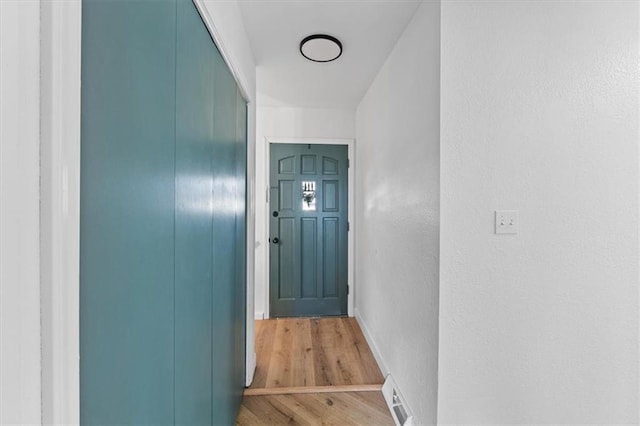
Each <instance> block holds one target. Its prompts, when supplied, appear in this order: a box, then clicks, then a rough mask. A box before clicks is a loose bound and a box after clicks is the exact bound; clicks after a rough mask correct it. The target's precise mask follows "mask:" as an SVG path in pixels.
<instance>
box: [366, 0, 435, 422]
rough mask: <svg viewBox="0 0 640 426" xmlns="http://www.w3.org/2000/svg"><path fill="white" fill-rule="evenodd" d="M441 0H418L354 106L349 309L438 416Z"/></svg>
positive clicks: (414, 397) (415, 403)
mask: <svg viewBox="0 0 640 426" xmlns="http://www.w3.org/2000/svg"><path fill="white" fill-rule="evenodd" d="M439 89H440V4H439V2H435V1H429V2H424V3H423V4H422V5H421V6H420V8H419V9H418V10H417V12H416V14H415V16H414V17H413V20H412V21H411V23H410V24H409V26H408V27H407V29H406V30H405V32H404V34H403V35H402V37H401V38H400V40H399V41H398V43H397V45H396V46H395V48H394V50H393V52H392V53H391V55H390V56H389V58H388V59H387V61H386V63H385V64H384V66H383V67H382V69H381V70H380V73H379V74H378V76H377V77H376V79H375V80H374V82H373V84H372V85H371V87H370V88H369V90H368V92H367V94H366V95H365V97H364V99H363V100H362V102H361V103H360V105H359V107H358V111H357V144H358V146H357V150H356V152H357V155H356V161H357V169H356V175H357V178H356V185H357V190H358V191H357V193H356V198H357V201H356V224H357V234H356V240H357V241H356V248H357V252H356V280H357V290H356V295H355V298H356V315H357V316H358V317H359V318H358V319H359V320H360V321H361V324H362V325H363V328H365V329H366V330H367V332H368V334H369V338H370V339H371V341H372V343H373V346H374V348H375V349H377V351H378V357H379V359H380V361H382V362H381V364H382V366H381V367H382V369H383V373H385V374H386V373H391V374H392V375H393V377H394V378H395V380H396V382H397V384H398V387H399V388H400V390H401V392H402V393H403V394H404V396H405V397H406V398H407V402H408V405H409V408H410V409H411V410H412V412H413V414H414V416H415V418H416V420H417V421H416V424H421V425H422V424H434V423H435V420H436V400H437V399H436V395H437V368H438V359H437V358H438V357H437V355H438V273H439V272H438V269H439V265H438V263H439V221H440V214H439V210H440V209H439V193H440V185H439V174H440V164H439V160H440V159H439V152H440V135H439V123H440V114H439V105H440V100H439Z"/></svg>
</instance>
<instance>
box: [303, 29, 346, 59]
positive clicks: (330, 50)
mask: <svg viewBox="0 0 640 426" xmlns="http://www.w3.org/2000/svg"><path fill="white" fill-rule="evenodd" d="M300 53H302V56H304V57H305V58H307V59H308V60H310V61H314V62H331V61H335V60H336V59H338V58H339V57H340V55H342V43H340V40H338V39H337V38H335V37H331V36H330V35H326V34H313V35H310V36H308V37H305V38H304V39H302V41H301V42H300Z"/></svg>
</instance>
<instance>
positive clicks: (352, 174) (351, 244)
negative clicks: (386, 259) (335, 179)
mask: <svg viewBox="0 0 640 426" xmlns="http://www.w3.org/2000/svg"><path fill="white" fill-rule="evenodd" d="M273 143H281V144H303V145H306V144H311V145H346V146H347V150H348V157H347V158H349V169H348V176H347V177H348V180H349V182H348V191H349V202H348V204H349V214H348V217H347V220H348V221H349V232H348V235H347V244H348V249H347V258H348V259H347V267H348V272H347V280H348V283H347V284H348V285H349V295H348V296H347V315H349V316H350V317H352V316H353V312H354V300H355V298H354V296H355V293H356V288H355V286H356V280H355V241H356V239H355V234H356V224H355V220H354V218H355V207H356V206H355V203H356V191H355V179H356V165H355V158H356V151H355V150H356V141H355V139H325V138H277V137H268V136H267V137H265V146H266V153H265V161H266V165H265V170H266V175H267V176H266V182H267V194H269V192H270V191H269V188H270V187H271V182H270V179H271V178H270V176H271V167H270V164H271V144H273ZM270 203H271V200H270V199H269V200H268V201H267V208H266V210H265V214H264V217H263V218H262V220H263V221H264V224H265V230H266V236H265V241H268V240H269V233H270V229H269V219H270V215H269V212H270V211H271V208H270ZM269 251H270V250H269V247H268V246H267V248H266V249H265V250H264V252H265V254H264V256H265V259H264V265H265V267H264V276H263V277H262V278H263V280H262V282H264V283H266V289H265V290H266V291H265V301H264V306H265V312H264V317H265V318H269V316H270V312H271V306H270V304H269V295H270V293H271V284H270V282H269V279H270V276H269V268H270V262H269Z"/></svg>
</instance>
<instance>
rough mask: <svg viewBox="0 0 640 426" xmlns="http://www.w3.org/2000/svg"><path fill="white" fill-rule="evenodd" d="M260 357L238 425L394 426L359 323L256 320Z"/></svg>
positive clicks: (334, 319)
mask: <svg viewBox="0 0 640 426" xmlns="http://www.w3.org/2000/svg"><path fill="white" fill-rule="evenodd" d="M256 353H257V368H256V373H255V376H254V380H253V383H252V384H251V386H250V387H249V388H248V389H246V390H245V393H244V398H243V401H242V405H241V407H240V413H239V415H238V420H237V424H238V425H258V424H261V425H264V424H269V425H277V424H304V425H331V424H335V425H364V424H366V425H384V424H390V425H391V424H393V419H392V417H391V415H390V414H389V410H388V408H387V405H386V403H385V401H384V398H383V396H382V392H381V389H382V383H383V381H384V378H383V376H382V373H381V372H380V369H379V368H378V365H377V363H376V361H375V358H374V357H373V354H372V353H371V350H370V349H369V346H368V345H367V342H366V340H365V338H364V336H363V334H362V331H361V330H360V327H359V325H358V323H357V321H356V320H355V318H346V317H325V318H280V319H271V320H262V321H256Z"/></svg>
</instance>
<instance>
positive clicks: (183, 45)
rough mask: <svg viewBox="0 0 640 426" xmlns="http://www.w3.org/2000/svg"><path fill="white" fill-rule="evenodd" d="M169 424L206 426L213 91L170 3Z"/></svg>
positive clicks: (191, 28)
mask: <svg viewBox="0 0 640 426" xmlns="http://www.w3.org/2000/svg"><path fill="white" fill-rule="evenodd" d="M177 13H178V16H177V38H176V46H177V61H176V177H175V179H176V181H175V185H176V186H175V188H176V211H175V214H176V216H175V232H176V239H175V253H176V257H175V264H176V274H175V311H176V312H175V380H176V383H175V417H176V423H177V424H180V425H206V424H210V423H211V421H212V415H213V413H212V409H211V399H212V369H213V365H212V362H211V359H212V354H213V348H214V344H213V336H212V327H213V317H212V315H213V304H212V301H213V297H214V294H213V273H214V271H213V261H212V256H213V252H212V250H213V248H212V244H211V241H212V233H213V214H212V211H211V203H212V197H213V176H214V173H215V171H214V170H213V169H212V164H211V161H212V150H213V142H214V140H213V137H214V133H213V115H214V111H213V104H214V99H213V84H214V66H215V58H216V55H217V52H216V49H215V47H214V46H213V42H212V41H211V38H210V36H209V33H208V32H207V29H206V28H205V26H204V25H203V23H202V20H201V19H200V16H199V15H198V12H197V10H196V8H195V7H194V5H193V3H192V2H191V1H184V0H179V1H178V2H177Z"/></svg>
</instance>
